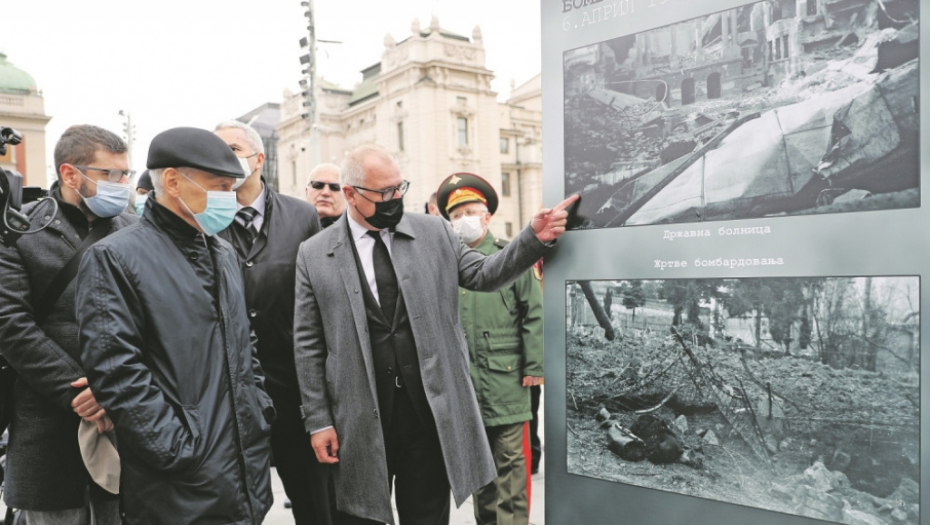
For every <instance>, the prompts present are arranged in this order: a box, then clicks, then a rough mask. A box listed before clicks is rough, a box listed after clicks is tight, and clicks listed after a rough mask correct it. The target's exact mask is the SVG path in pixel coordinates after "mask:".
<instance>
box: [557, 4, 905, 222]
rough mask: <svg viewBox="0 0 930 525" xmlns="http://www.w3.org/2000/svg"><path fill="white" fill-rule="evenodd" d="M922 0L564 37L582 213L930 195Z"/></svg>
mask: <svg viewBox="0 0 930 525" xmlns="http://www.w3.org/2000/svg"><path fill="white" fill-rule="evenodd" d="M919 7H920V6H919V2H918V0H842V1H839V0H767V1H761V2H754V3H750V4H746V5H743V6H740V7H735V8H732V9H729V10H726V11H721V12H715V13H709V14H707V15H706V16H703V17H700V18H695V19H692V20H687V21H683V22H678V23H675V24H671V25H666V26H664V27H659V28H656V29H651V30H648V31H644V32H640V33H636V34H629V35H625V36H620V37H618V38H614V39H611V40H607V41H604V42H600V43H597V44H593V45H589V46H586V47H582V48H578V49H573V50H570V51H566V52H564V54H563V68H562V69H563V80H564V119H565V120H564V158H565V194H566V195H571V194H574V193H578V194H580V195H581V201H580V203H579V205H578V206H577V209H576V210H575V212H574V214H573V217H572V220H571V223H570V225H569V227H570V228H571V229H590V228H605V227H618V226H629V225H646V224H668V223H691V222H702V221H710V220H729V219H746V218H758V217H770V216H783V215H802V214H821V213H842V212H859V211H870V210H888V209H902V208H916V207H919V206H920V171H919V137H918V134H919V100H918V98H919V97H918V76H919V75H918V73H919V72H918V55H919V47H918V15H919Z"/></svg>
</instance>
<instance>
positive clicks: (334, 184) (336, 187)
mask: <svg viewBox="0 0 930 525" xmlns="http://www.w3.org/2000/svg"><path fill="white" fill-rule="evenodd" d="M314 184H319V185H320V187H319V188H317V187H316V186H314ZM307 186H310V187H311V188H313V189H315V190H316V191H322V190H323V188H325V187H326V186H329V191H331V192H333V193H339V190H341V189H342V186H341V185H340V184H339V183H338V182H323V181H321V180H312V181H310V182H308V183H307Z"/></svg>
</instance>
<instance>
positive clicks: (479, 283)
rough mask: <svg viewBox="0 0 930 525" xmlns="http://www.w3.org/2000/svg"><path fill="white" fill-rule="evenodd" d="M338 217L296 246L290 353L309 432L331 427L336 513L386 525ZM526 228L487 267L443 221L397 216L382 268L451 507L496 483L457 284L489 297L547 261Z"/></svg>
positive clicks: (374, 425)
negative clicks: (405, 335)
mask: <svg viewBox="0 0 930 525" xmlns="http://www.w3.org/2000/svg"><path fill="white" fill-rule="evenodd" d="M347 220H348V218H347V217H346V216H345V215H343V217H342V218H340V219H339V220H338V221H337V222H336V223H335V224H334V225H332V226H331V227H329V228H327V229H325V230H323V231H322V232H321V233H319V234H317V235H315V236H314V237H312V238H311V239H309V240H307V241H305V242H304V243H303V244H301V246H300V250H299V252H298V255H297V289H296V295H297V300H296V310H295V317H294V354H295V360H296V365H297V375H298V379H299V382H300V389H301V397H302V402H303V406H302V411H303V413H304V415H305V425H306V428H307V431H308V432H313V431H315V430H319V429H322V428H324V427H327V426H329V425H333V426H334V427H335V429H336V433H337V435H338V438H339V463H338V464H337V465H336V468H334V469H333V473H334V474H333V476H334V481H335V485H336V503H337V506H338V508H339V509H340V510H342V511H343V512H346V513H349V514H352V515H356V516H360V517H363V518H367V519H372V520H377V521H380V522H382V523H393V522H394V520H393V515H392V512H391V496H390V487H389V486H388V470H387V460H386V457H385V449H384V438H383V436H382V431H381V423H380V421H379V419H378V418H379V414H378V398H377V394H376V387H375V376H374V369H373V366H372V355H371V344H370V339H369V336H368V323H367V320H366V317H365V304H364V299H363V297H362V288H361V281H360V280H359V271H358V269H357V266H356V263H355V259H354V255H353V253H352V244H351V243H352V240H351V238H350V237H349V231H348V227H347V224H346V221H347ZM546 251H547V247H546V245H545V244H543V243H541V242H540V241H539V240H538V239H537V238H536V235H535V234H534V233H533V231H532V229H530V228H526V229H524V230H523V231H522V232H521V233H520V234H519V235H518V236H517V238H516V239H514V240H513V242H511V243H510V244H509V245H507V247H506V248H505V249H504V250H503V251H500V252H498V253H497V254H495V255H494V256H492V257H486V256H485V255H483V254H481V253H479V252H477V251H475V250H472V249H471V248H468V247H467V246H466V245H465V244H464V243H463V242H462V241H461V239H459V237H458V235H456V234H455V232H453V231H452V228H451V227H450V226H449V223H447V222H446V221H444V220H442V219H440V218H438V217H433V216H430V215H425V214H424V215H419V214H416V215H415V214H405V215H404V217H403V219H402V220H401V222H400V224H398V226H397V229H396V231H395V233H394V237H393V243H392V248H391V258H392V261H393V265H394V271H395V272H396V274H397V282H398V285H399V288H400V292H401V293H402V294H403V297H404V302H405V303H406V306H407V313H408V315H409V317H410V325H411V328H412V330H413V335H414V339H415V340H416V344H417V352H418V355H419V361H420V371H421V375H422V378H423V387H424V390H425V391H426V397H427V400H428V401H429V405H430V408H431V409H432V412H433V417H434V418H435V420H436V427H437V430H438V432H439V441H440V445H441V446H442V452H443V458H444V460H445V466H446V472H448V475H449V484H450V485H451V487H452V494H453V496H454V497H455V502H456V504H457V505H461V504H462V502H463V501H465V499H466V498H468V496H469V495H471V494H472V493H473V492H474V491H475V490H476V489H478V488H480V487H482V486H484V485H486V484H487V483H489V482H490V481H491V480H492V479H494V476H495V468H494V461H493V460H492V458H491V453H490V449H489V447H488V442H487V437H486V436H485V433H484V426H483V424H482V422H481V416H480V414H479V411H478V404H477V401H476V397H475V391H474V388H473V387H472V384H471V380H470V378H469V373H468V349H467V346H466V344H465V338H464V333H463V330H462V325H461V323H460V322H459V309H458V293H459V286H461V287H463V288H466V289H469V290H475V291H482V292H490V291H494V290H497V289H499V288H502V287H504V286H506V285H507V284H509V283H511V282H512V281H513V280H514V279H516V278H517V277H519V276H520V275H521V274H522V273H523V272H525V271H526V270H527V269H529V268H530V267H531V266H532V265H533V263H535V262H536V261H537V260H538V259H539V258H540V257H541V256H542V255H543V254H544V253H545V252H546Z"/></svg>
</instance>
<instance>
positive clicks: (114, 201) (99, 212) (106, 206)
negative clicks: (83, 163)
mask: <svg viewBox="0 0 930 525" xmlns="http://www.w3.org/2000/svg"><path fill="white" fill-rule="evenodd" d="M79 173H81V175H82V176H83V177H84V178H85V179H87V180H89V181H91V182H93V183H94V184H95V185H96V186H97V194H96V195H94V196H93V197H85V196H83V195H81V192H80V190H78V192H77V194H78V195H81V198H82V199H84V204H86V205H87V208H88V209H90V211H91V213H93V214H94V215H96V216H97V217H100V218H101V219H106V218H108V217H116V216H117V215H119V214H120V213H123V211H124V210H125V209H126V206H129V195H130V194H131V193H132V188H130V187H129V183H126V184H120V183H118V182H110V181H105V180H101V181H95V180H94V179H92V178H90V177H88V176H87V175H84V173H83V172H80V170H79Z"/></svg>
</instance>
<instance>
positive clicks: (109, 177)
mask: <svg viewBox="0 0 930 525" xmlns="http://www.w3.org/2000/svg"><path fill="white" fill-rule="evenodd" d="M71 166H73V167H75V168H78V169H82V170H90V171H102V172H104V173H106V174H107V180H108V181H110V182H119V181H121V180H123V177H126V178H127V179H132V177H133V176H134V175H135V174H136V172H135V170H118V169H116V168H112V169H106V168H95V167H93V166H79V165H77V164H71ZM114 173H119V177H118V178H116V179H115V180H114V179H113V174H114Z"/></svg>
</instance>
